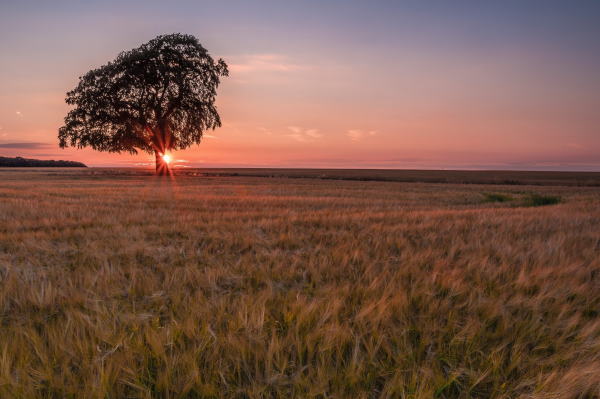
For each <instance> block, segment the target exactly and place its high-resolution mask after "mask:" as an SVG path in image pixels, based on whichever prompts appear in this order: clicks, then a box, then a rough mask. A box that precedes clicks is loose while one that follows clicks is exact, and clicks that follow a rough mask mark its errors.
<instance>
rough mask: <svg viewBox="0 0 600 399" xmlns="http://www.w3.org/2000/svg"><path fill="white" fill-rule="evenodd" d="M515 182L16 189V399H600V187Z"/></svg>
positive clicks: (15, 175)
mask: <svg viewBox="0 0 600 399" xmlns="http://www.w3.org/2000/svg"><path fill="white" fill-rule="evenodd" d="M344 173H347V174H349V175H348V176H347V177H349V178H352V172H344ZM435 173H437V172H432V174H433V175H434V176H437V175H435ZM221 174H222V173H221ZM271 175H273V174H271ZM518 176H519V177H518V179H521V180H518V181H519V182H520V184H513V183H514V181H515V180H514V179H512V181H506V180H510V179H505V178H504V177H502V178H499V180H497V181H495V183H496V184H494V185H480V184H434V183H414V182H410V183H407V182H385V181H348V180H329V179H306V178H301V177H302V176H295V177H298V178H295V179H289V178H283V177H274V178H262V177H252V176H220V177H206V176H193V175H191V174H190V173H187V172H186V173H185V174H180V175H178V176H175V178H173V179H159V178H154V177H152V176H145V175H144V173H133V172H121V171H112V172H110V171H107V170H95V169H86V170H61V169H59V170H52V171H49V170H44V169H38V170H24V169H22V170H18V171H16V170H4V171H0V397H2V398H12V397H15V398H29V397H32V398H33V397H36V398H37V397H39V398H63V397H64V398H129V397H131V398H153V397H158V398H188V397H189V398H219V397H224V398H276V397H277V398H436V397H437V398H539V399H542V398H548V399H550V398H581V399H583V398H586V399H591V398H598V397H600V187H594V184H590V185H591V186H589V187H584V186H583V185H582V184H577V185H578V186H580V187H569V186H567V184H569V182H571V181H570V180H569V179H568V178H566V177H564V176H563V177H561V178H562V179H563V180H562V181H563V182H564V185H561V183H560V181H559V182H558V183H557V182H556V181H553V182H552V183H548V184H552V185H543V184H544V182H540V181H539V177H538V175H535V174H533V175H529V177H528V175H526V174H524V175H518ZM363 177H364V176H363V175H361V176H358V177H357V178H363ZM588 177H589V176H588ZM502 179H504V180H502ZM527 179H530V180H527ZM531 179H534V180H535V179H537V180H535V181H536V182H537V183H536V184H537V185H527V183H528V182H529V183H530V184H532V183H533V182H532V180H531ZM565 179H566V180H565ZM586 179H587V178H586ZM502 181H505V182H506V183H511V184H509V185H502V184H499V183H502ZM474 182H477V180H476V181H474ZM472 183H473V182H472Z"/></svg>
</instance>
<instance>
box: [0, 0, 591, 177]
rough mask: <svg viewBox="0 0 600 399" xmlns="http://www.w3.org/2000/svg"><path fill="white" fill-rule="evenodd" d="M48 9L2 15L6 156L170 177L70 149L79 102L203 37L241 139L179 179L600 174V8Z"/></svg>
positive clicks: (183, 155)
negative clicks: (127, 62) (321, 171)
mask: <svg viewBox="0 0 600 399" xmlns="http://www.w3.org/2000/svg"><path fill="white" fill-rule="evenodd" d="M34 3H36V2H33V3H31V2H28V3H27V4H22V3H20V2H13V3H7V4H4V5H2V12H0V33H1V34H2V35H3V37H11V40H4V41H2V42H1V43H0V50H1V51H2V52H3V54H11V56H10V57H5V58H4V59H3V62H2V64H1V65H0V87H2V92H1V93H0V156H22V157H31V158H39V159H69V160H74V161H82V162H85V163H86V164H88V165H90V166H137V165H140V164H144V163H153V162H154V155H152V154H145V153H139V154H137V155H133V156H132V155H130V154H128V153H121V154H118V153H102V152H96V151H93V150H91V149H81V150H80V149H76V148H69V149H64V150H61V149H59V148H58V143H57V129H58V128H59V127H60V126H61V124H62V123H63V118H64V115H65V114H66V113H67V112H68V110H69V106H68V105H66V104H65V103H64V100H65V93H66V91H67V90H70V89H71V88H73V87H75V85H76V84H77V79H78V77H79V76H82V75H83V74H84V73H86V72H87V71H89V70H90V69H93V68H97V67H99V66H101V65H104V64H106V63H107V62H109V61H110V60H112V59H114V58H115V57H116V56H117V55H118V54H119V52H121V51H123V50H127V49H131V48H134V47H136V46H139V45H140V44H141V43H144V42H145V41H147V40H149V39H150V38H153V37H155V36H156V35H158V34H163V33H170V32H188V33H190V34H193V35H195V36H196V37H198V38H199V40H200V41H201V43H202V44H203V45H204V46H205V47H206V48H207V49H208V50H209V51H210V53H211V55H212V56H214V57H217V58H219V57H222V58H223V59H224V60H225V61H226V62H227V63H228V65H229V66H230V76H229V77H227V78H225V79H223V81H222V84H221V86H220V87H219V90H218V95H217V97H216V104H217V108H218V111H219V114H220V115H221V120H222V122H223V126H222V127H221V128H218V129H216V130H214V131H213V130H209V131H207V132H204V135H203V139H202V143H201V144H200V145H194V146H192V147H190V148H189V149H186V150H184V151H178V152H177V153H176V154H173V155H174V156H176V158H177V159H178V162H177V163H179V160H180V159H182V160H185V164H186V166H189V167H210V166H215V167H227V166H231V167H243V166H248V167H317V168H319V167H320V168H409V169H422V168H425V169H530V170H531V169H540V170H600V132H599V131H598V126H600V113H598V112H597V111H598V105H599V104H600V79H598V77H597V71H598V70H600V51H597V48H598V39H597V38H598V37H600V23H598V20H599V15H600V3H598V2H583V3H581V4H579V5H578V6H577V7H574V6H572V5H571V4H570V3H568V2H554V1H550V2H543V4H542V3H535V2H532V3H529V2H527V3H522V2H497V3H494V2H486V3H485V5H484V4H483V3H479V2H468V1H457V2H447V3H446V2H434V4H425V3H421V2H412V3H410V4H406V3H403V2H383V3H381V4H377V5H374V4H371V2H360V1H354V0H351V1H347V2H346V1H345V2H322V1H315V0H309V1H308V2H287V1H286V2H280V1H273V0H271V1H267V0H264V1H260V2H259V3H258V4H254V2H246V1H242V0H234V1H232V2H227V3H222V2H216V1H203V2H178V3H177V6H173V5H172V4H170V3H165V2H153V1H149V2H141V1H132V2H126V3H124V4H119V6H118V8H119V12H118V13H117V14H115V13H114V10H113V9H112V8H111V7H113V6H107V5H106V4H105V3H102V2H96V1H90V2H80V4H79V5H78V6H77V7H73V5H72V4H70V3H68V2H58V3H54V2H52V3H48V2H41V1H39V2H37V4H34ZM115 7H116V6H115ZM48 15H52V17H51V18H49V17H48ZM115 15H118V16H115ZM198 18H202V23H201V24H199V23H198ZM132 21H134V22H132ZM15 49H18V50H15Z"/></svg>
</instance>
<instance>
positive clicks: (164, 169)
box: [154, 151, 171, 176]
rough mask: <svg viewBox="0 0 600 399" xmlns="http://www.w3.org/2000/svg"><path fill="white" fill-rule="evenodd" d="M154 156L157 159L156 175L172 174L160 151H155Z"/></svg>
mask: <svg viewBox="0 0 600 399" xmlns="http://www.w3.org/2000/svg"><path fill="white" fill-rule="evenodd" d="M154 157H155V159H156V175H157V176H167V175H170V174H171V171H170V170H169V164H168V163H166V162H165V160H164V159H163V157H162V154H161V153H159V152H158V151H154Z"/></svg>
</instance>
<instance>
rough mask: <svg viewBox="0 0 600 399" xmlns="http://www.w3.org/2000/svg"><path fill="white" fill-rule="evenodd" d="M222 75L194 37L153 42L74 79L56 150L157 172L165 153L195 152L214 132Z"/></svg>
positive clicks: (221, 68)
mask: <svg viewBox="0 0 600 399" xmlns="http://www.w3.org/2000/svg"><path fill="white" fill-rule="evenodd" d="M227 75H228V70H227V64H226V63H225V62H224V61H223V60H222V59H219V60H218V61H216V62H215V61H214V60H213V58H212V57H211V56H210V55H209V54H208V52H207V51H206V49H205V48H204V47H202V45H201V44H200V43H199V42H198V39H196V38H195V37H194V36H192V35H185V34H179V33H177V34H171V35H162V36H158V37H156V38H155V39H153V40H151V41H149V42H148V43H145V44H143V45H141V46H140V47H138V48H135V49H133V50H130V51H125V52H122V53H121V54H119V55H118V57H117V58H116V59H115V60H114V61H112V62H109V63H108V64H106V65H104V66H101V67H100V68H97V69H94V70H91V71H89V72H88V73H86V74H85V75H84V76H82V77H80V78H79V84H78V85H77V87H76V88H75V89H73V90H71V91H69V92H68V93H67V98H66V102H67V104H70V105H73V106H75V107H74V108H73V109H72V110H71V111H70V112H69V113H68V114H67V116H66V117H65V124H64V126H62V127H61V128H60V129H59V133H58V138H59V144H60V146H61V147H62V148H65V147H68V146H71V147H77V148H82V147H91V148H93V149H94V150H98V151H108V152H129V153H132V154H135V153H137V152H138V151H139V150H141V151H144V152H148V153H154V154H156V160H157V171H158V170H159V162H160V159H159V158H160V156H162V155H163V154H165V153H166V151H169V150H178V149H183V148H187V147H189V146H191V145H192V144H199V143H200V141H201V139H202V134H203V132H204V131H206V130H208V129H215V128H217V127H219V126H221V119H220V117H219V113H218V112H217V108H216V106H215V98H216V95H217V88H218V86H219V83H220V78H221V77H224V76H227ZM163 166H165V165H163Z"/></svg>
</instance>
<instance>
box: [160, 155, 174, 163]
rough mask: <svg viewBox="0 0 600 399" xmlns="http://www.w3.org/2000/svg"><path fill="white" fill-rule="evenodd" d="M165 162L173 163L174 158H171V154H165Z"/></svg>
mask: <svg viewBox="0 0 600 399" xmlns="http://www.w3.org/2000/svg"><path fill="white" fill-rule="evenodd" d="M162 159H163V161H165V163H171V161H172V160H173V158H171V156H170V155H169V154H164V155H163V156H162Z"/></svg>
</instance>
